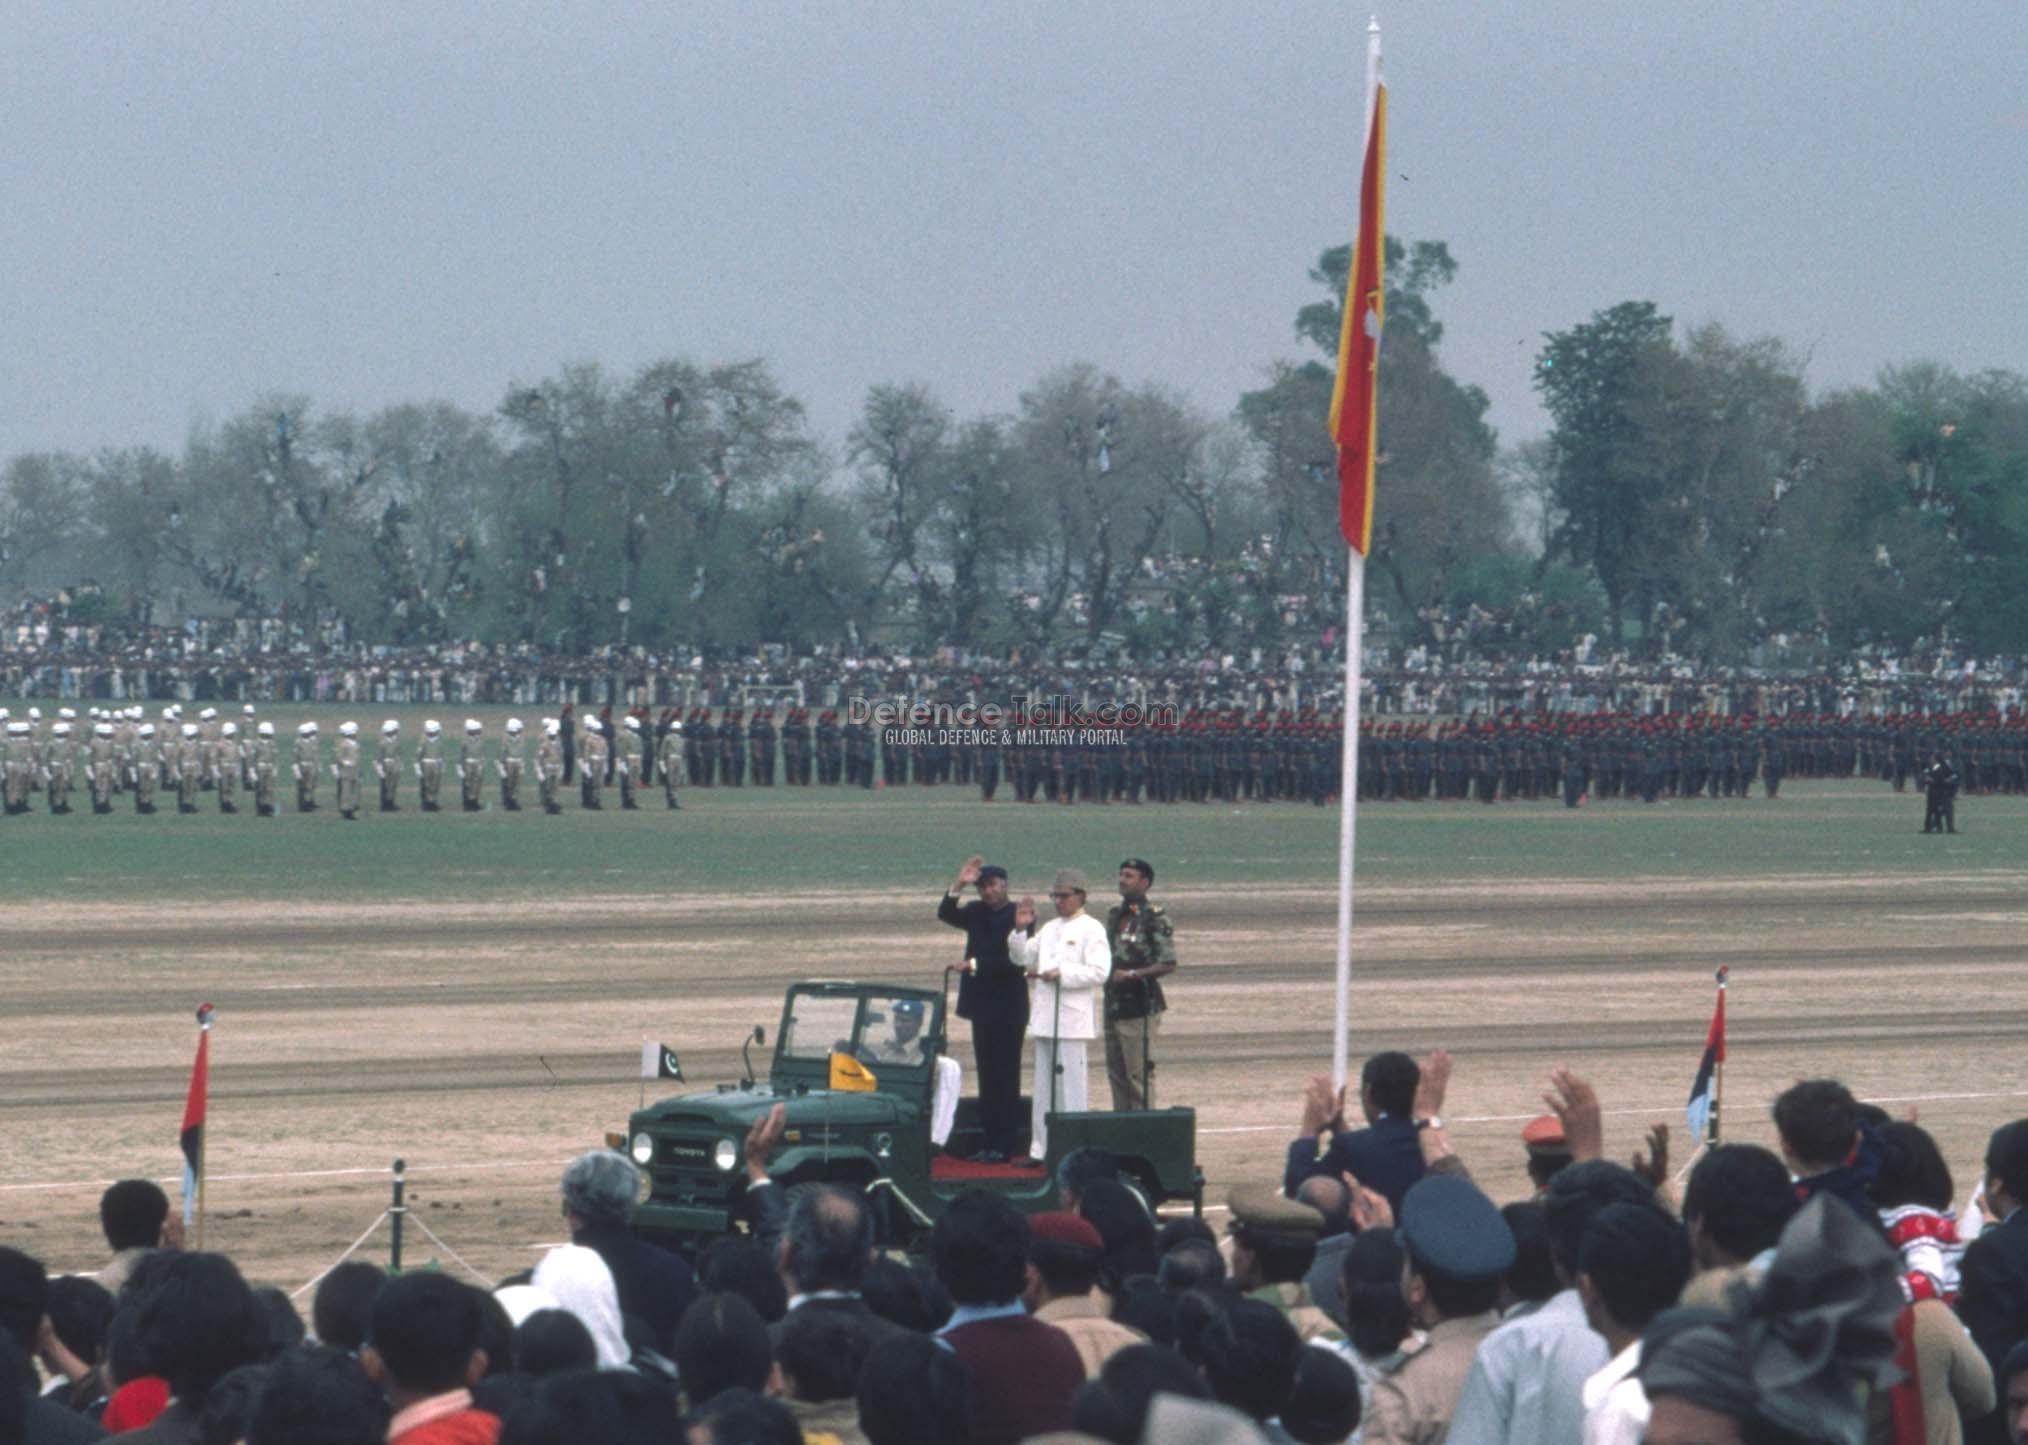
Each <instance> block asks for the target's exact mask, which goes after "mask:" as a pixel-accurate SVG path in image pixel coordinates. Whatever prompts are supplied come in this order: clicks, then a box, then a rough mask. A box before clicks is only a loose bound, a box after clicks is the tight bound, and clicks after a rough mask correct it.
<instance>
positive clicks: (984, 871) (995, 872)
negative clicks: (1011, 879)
mask: <svg viewBox="0 0 2028 1445" xmlns="http://www.w3.org/2000/svg"><path fill="white" fill-rule="evenodd" d="M988 878H998V879H999V880H1000V881H1001V882H1002V883H1004V882H1006V881H1007V870H1006V869H1005V868H1002V867H1001V866H1000V865H999V864H998V863H988V864H987V865H986V866H985V867H983V868H981V869H980V870H979V881H980V882H981V883H984V882H985V881H986V880H987V879H988Z"/></svg>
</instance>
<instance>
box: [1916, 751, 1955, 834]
mask: <svg viewBox="0 0 2028 1445" xmlns="http://www.w3.org/2000/svg"><path fill="white" fill-rule="evenodd" d="M1922 792H1923V799H1924V804H1925V807H1924V811H1923V815H1922V831H1923V832H1925V833H1955V832H1957V830H1958V811H1957V796H1958V770H1957V769H1956V768H1954V767H1952V766H1951V762H1950V759H1948V758H1946V757H1945V756H1944V755H1943V754H1942V753H1938V754H1937V755H1936V757H1935V760H1934V761H1932V762H1931V763H1930V765H1929V766H1928V767H1927V768H1925V769H1923V774H1922Z"/></svg>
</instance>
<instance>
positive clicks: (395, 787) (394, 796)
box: [373, 718, 401, 813]
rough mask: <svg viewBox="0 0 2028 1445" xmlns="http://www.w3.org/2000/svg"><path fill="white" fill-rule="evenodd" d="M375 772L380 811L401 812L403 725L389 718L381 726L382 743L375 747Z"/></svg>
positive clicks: (376, 744)
mask: <svg viewBox="0 0 2028 1445" xmlns="http://www.w3.org/2000/svg"><path fill="white" fill-rule="evenodd" d="M373 771H374V774H375V775H376V776H377V777H378V778H379V779H380V811H381V812H383V813H398V812H400V811H401V800H400V796H399V794H400V791H401V724H400V723H398V722H396V721H395V720H394V719H393V718H389V719H388V720H387V721H386V722H384V723H382V724H381V725H380V741H379V742H377V743H375V744H374V745H373Z"/></svg>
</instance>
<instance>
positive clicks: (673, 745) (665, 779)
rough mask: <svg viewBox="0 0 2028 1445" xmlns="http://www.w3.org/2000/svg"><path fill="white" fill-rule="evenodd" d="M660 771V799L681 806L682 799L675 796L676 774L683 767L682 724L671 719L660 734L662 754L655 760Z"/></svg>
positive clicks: (670, 804) (675, 806)
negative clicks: (666, 729) (666, 727)
mask: <svg viewBox="0 0 2028 1445" xmlns="http://www.w3.org/2000/svg"><path fill="white" fill-rule="evenodd" d="M655 766H656V767H658V768H660V769H661V772H662V800H663V801H664V802H665V803H667V804H668V805H669V806H670V807H672V808H680V807H682V806H683V800H682V799H681V798H679V797H677V796H676V779H677V775H678V774H679V773H680V772H682V771H683V769H684V766H685V764H684V753H683V724H682V723H680V722H677V721H675V720H674V719H672V720H671V721H670V723H669V731H668V732H666V733H664V734H663V735H662V755H661V757H659V758H657V759H656V761H655Z"/></svg>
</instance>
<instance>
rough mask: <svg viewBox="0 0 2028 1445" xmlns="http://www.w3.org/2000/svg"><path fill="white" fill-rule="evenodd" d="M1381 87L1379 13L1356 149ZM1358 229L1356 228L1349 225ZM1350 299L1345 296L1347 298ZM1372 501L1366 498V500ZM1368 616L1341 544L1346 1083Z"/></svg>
mask: <svg viewBox="0 0 2028 1445" xmlns="http://www.w3.org/2000/svg"><path fill="white" fill-rule="evenodd" d="M1379 89H1380V18H1379V17H1378V16H1375V17H1373V18H1372V19H1370V20H1369V21H1368V22H1367V24H1366V131H1367V134H1366V136H1364V137H1363V138H1362V140H1361V142H1360V146H1359V153H1360V154H1361V155H1362V156H1363V155H1365V154H1366V145H1367V142H1369V141H1370V140H1371V139H1372V136H1371V132H1372V129H1373V97H1374V95H1375V94H1376V93H1377V92H1378V91H1379ZM1353 233H1354V234H1355V235H1356V234H1357V233H1358V228H1357V227H1356V226H1355V227H1354V228H1353ZM1348 304H1349V298H1348ZM1369 505H1370V503H1369ZM1365 615H1366V558H1365V557H1364V556H1362V555H1361V554H1360V552H1359V550H1358V548H1356V547H1353V546H1350V545H1349V544H1348V545H1347V546H1346V548H1345V738H1344V743H1343V748H1342V752H1341V755H1340V758H1339V769H1340V771H1339V781H1338V791H1339V808H1338V989H1337V1008H1336V1011H1335V1013H1334V1014H1333V1020H1332V1029H1331V1082H1332V1084H1333V1086H1334V1087H1336V1088H1340V1089H1342V1088H1344V1087H1345V1069H1346V1050H1347V1048H1348V1046H1349V1044H1350V1035H1351V1032H1352V855H1353V852H1354V846H1353V845H1354V841H1355V839H1356V837H1357V834H1358V822H1359V677H1360V652H1361V650H1362V646H1361V644H1362V642H1363V637H1362V635H1361V634H1362V630H1363V629H1362V627H1361V623H1362V622H1363V621H1364V619H1365Z"/></svg>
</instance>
